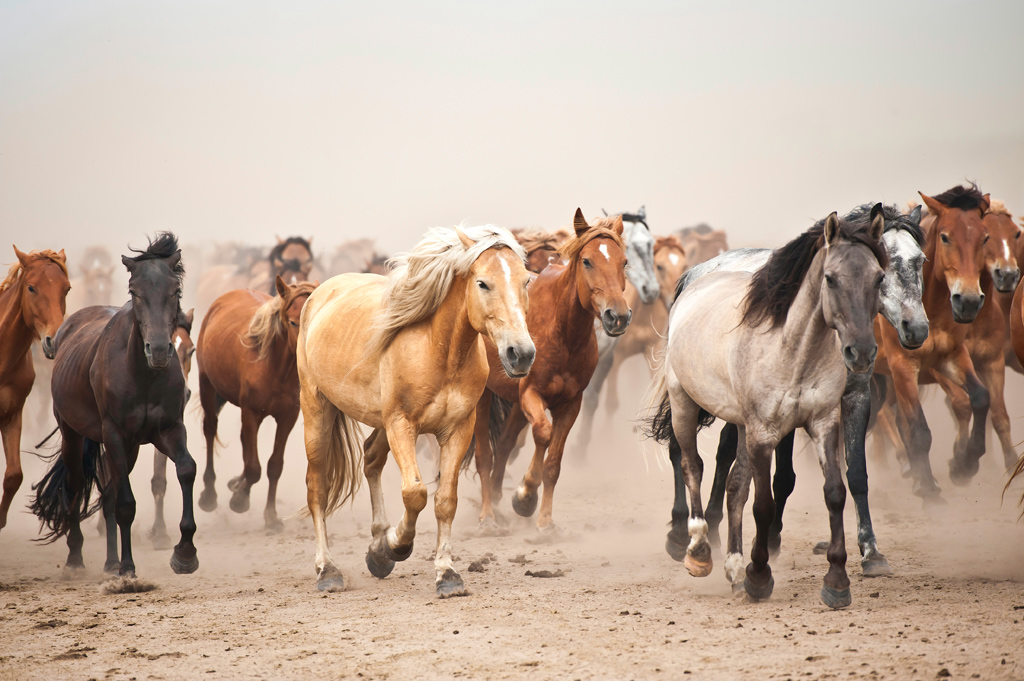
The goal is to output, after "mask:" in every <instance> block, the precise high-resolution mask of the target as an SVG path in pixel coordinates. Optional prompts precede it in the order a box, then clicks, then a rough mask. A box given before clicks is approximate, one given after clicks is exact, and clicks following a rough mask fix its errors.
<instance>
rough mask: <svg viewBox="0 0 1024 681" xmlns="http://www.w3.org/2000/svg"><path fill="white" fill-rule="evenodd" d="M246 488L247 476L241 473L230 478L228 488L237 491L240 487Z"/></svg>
mask: <svg viewBox="0 0 1024 681" xmlns="http://www.w3.org/2000/svg"><path fill="white" fill-rule="evenodd" d="M244 488H245V478H244V477H243V476H241V475H239V476H238V477H236V478H231V479H230V480H228V490H229V491H231V492H237V491H238V490H240V489H244Z"/></svg>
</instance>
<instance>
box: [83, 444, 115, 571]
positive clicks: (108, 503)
mask: <svg viewBox="0 0 1024 681" xmlns="http://www.w3.org/2000/svg"><path fill="white" fill-rule="evenodd" d="M85 443H86V444H85V446H86V447H96V448H97V449H98V445H97V444H96V443H95V442H93V441H92V440H86V441H85ZM101 497H102V504H103V505H102V512H101V514H100V527H103V528H104V530H103V534H104V535H105V536H106V539H107V560H106V562H105V563H104V564H103V572H104V573H105V574H108V575H116V574H118V572H120V570H121V558H120V557H119V555H118V552H117V518H116V516H115V512H116V508H115V506H116V503H117V492H115V490H114V488H113V486H112V485H111V484H110V483H109V481H108V482H107V483H106V485H105V487H104V489H103V491H102V493H101Z"/></svg>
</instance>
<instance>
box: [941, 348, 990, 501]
mask: <svg viewBox="0 0 1024 681" xmlns="http://www.w3.org/2000/svg"><path fill="white" fill-rule="evenodd" d="M942 373H943V374H945V375H946V377H947V378H950V379H952V380H953V381H954V382H956V383H957V384H958V385H960V386H962V387H963V389H964V390H965V391H966V392H967V396H968V398H969V399H970V405H971V411H972V413H973V416H974V424H973V426H972V427H971V437H970V440H969V441H968V443H967V450H966V452H965V453H964V454H960V453H959V452H956V451H954V453H953V459H952V460H951V461H950V462H949V479H950V481H951V482H952V483H953V484H955V485H966V484H967V483H968V482H969V481H970V480H971V478H973V477H974V475H975V474H976V473H977V472H978V461H979V459H981V457H982V455H984V454H985V425H986V423H987V421H988V408H989V401H990V398H989V392H988V389H986V388H985V386H984V385H982V383H981V381H980V380H979V379H978V375H977V374H976V373H975V371H974V364H973V363H972V362H971V356H970V353H968V352H967V348H966V346H965V347H962V348H961V349H960V352H958V353H957V355H956V357H955V358H954V360H953V361H952V362H950V363H947V364H946V365H945V366H943V367H942Z"/></svg>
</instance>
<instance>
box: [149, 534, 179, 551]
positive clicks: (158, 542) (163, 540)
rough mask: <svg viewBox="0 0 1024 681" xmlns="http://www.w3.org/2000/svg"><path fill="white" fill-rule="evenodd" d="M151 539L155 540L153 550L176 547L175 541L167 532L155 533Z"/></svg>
mask: <svg viewBox="0 0 1024 681" xmlns="http://www.w3.org/2000/svg"><path fill="white" fill-rule="evenodd" d="M151 539H152V540H153V550H155V551H166V550H167V549H170V548H173V547H174V542H173V541H172V540H171V537H170V535H168V534H167V533H166V532H157V533H154V534H153V536H152V537H151Z"/></svg>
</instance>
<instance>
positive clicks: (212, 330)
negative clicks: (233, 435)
mask: <svg viewBox="0 0 1024 681" xmlns="http://www.w3.org/2000/svg"><path fill="white" fill-rule="evenodd" d="M275 288H276V292H277V294H278V295H277V296H275V297H273V298H272V297H270V296H268V295H267V294H265V293H259V292H257V291H250V290H238V291H230V292H228V293H225V294H224V295H222V296H221V297H220V298H218V299H217V300H216V301H215V302H214V303H213V306H212V307H211V308H210V311H209V312H207V313H206V317H205V318H204V319H203V328H202V329H201V330H200V331H199V340H198V343H197V357H198V362H199V402H200V404H201V405H202V407H203V435H205V436H206V472H205V473H204V474H203V493H202V494H201V495H200V497H199V508H201V509H203V510H204V511H213V510H214V509H216V508H217V490H216V488H215V487H214V483H215V482H216V480H217V475H216V473H215V471H214V468H213V454H214V444H215V442H216V440H217V422H218V416H219V414H220V410H221V409H222V408H223V407H224V405H225V404H226V403H228V402H230V403H231V404H234V405H236V406H238V407H240V408H241V409H242V461H243V466H244V468H243V471H242V474H241V475H239V476H238V477H237V478H233V479H232V480H231V482H229V483H228V489H230V490H231V491H232V492H233V493H234V494H233V495H232V497H231V510H232V511H234V512H235V513H245V512H246V511H248V510H249V491H250V490H251V489H252V486H253V485H255V484H256V482H257V481H259V479H260V460H259V456H258V454H257V451H256V436H257V434H258V432H259V429H260V424H261V423H263V419H264V418H266V417H267V416H272V417H273V418H274V420H275V421H276V422H277V433H276V434H275V436H274V451H273V453H272V454H271V455H270V460H269V461H268V462H267V480H268V482H269V483H270V487H269V489H268V490H267V507H266V509H265V510H264V512H263V518H264V520H265V521H266V526H267V528H268V529H272V530H280V529H282V528H283V527H284V525H283V523H282V522H281V520H280V519H279V518H278V517H277V501H276V499H277V481H278V480H279V479H280V477H281V470H282V469H283V468H284V447H285V444H286V443H287V442H288V434H289V433H291V432H292V428H293V427H294V426H295V421H296V420H297V419H298V418H299V375H298V373H297V369H296V366H295V344H296V342H297V340H298V334H299V315H300V314H301V313H302V306H303V305H305V304H306V299H307V298H309V294H311V293H312V292H313V290H314V289H315V288H316V284H314V283H310V282H302V283H299V284H296V285H294V286H289V285H288V284H286V283H285V282H284V280H283V279H282V278H281V276H280V275H278V276H277V277H276V279H275Z"/></svg>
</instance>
